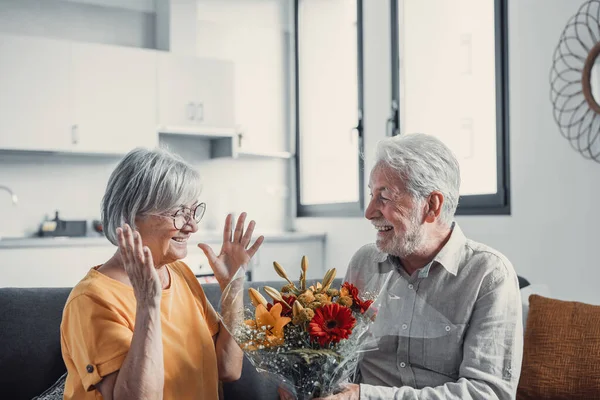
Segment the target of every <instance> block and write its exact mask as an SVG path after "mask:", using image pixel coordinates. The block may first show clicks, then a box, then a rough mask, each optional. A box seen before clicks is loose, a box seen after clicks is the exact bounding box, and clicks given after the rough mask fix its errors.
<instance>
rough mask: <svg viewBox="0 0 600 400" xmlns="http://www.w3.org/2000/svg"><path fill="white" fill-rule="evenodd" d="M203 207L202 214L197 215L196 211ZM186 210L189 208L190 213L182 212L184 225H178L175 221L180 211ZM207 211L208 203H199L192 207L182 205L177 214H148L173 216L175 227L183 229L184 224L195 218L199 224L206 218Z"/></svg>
mask: <svg viewBox="0 0 600 400" xmlns="http://www.w3.org/2000/svg"><path fill="white" fill-rule="evenodd" d="M200 207H202V214H200V216H197V215H196V212H197V211H198V209H199V208H200ZM185 210H189V211H190V212H189V213H185V214H182V216H183V218H184V221H183V225H181V227H179V228H178V227H177V224H176V223H175V220H176V219H177V218H178V217H179V215H178V214H179V213H183V212H184V211H185ZM205 213H206V203H204V202H203V203H198V205H197V206H196V207H193V208H190V207H180V208H179V209H178V210H177V211H175V214H171V215H168V214H167V215H165V214H146V215H155V216H157V217H165V218H171V219H172V220H173V227H174V228H175V229H177V230H180V229H183V227H184V226H186V225H187V224H189V223H190V221H191V220H192V219H193V220H194V222H195V223H196V224H199V223H200V221H202V218H204V214H205Z"/></svg>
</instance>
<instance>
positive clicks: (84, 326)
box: [61, 295, 133, 391]
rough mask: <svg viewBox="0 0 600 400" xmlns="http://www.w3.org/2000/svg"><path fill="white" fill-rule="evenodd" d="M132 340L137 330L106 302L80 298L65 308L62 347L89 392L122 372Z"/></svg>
mask: <svg viewBox="0 0 600 400" xmlns="http://www.w3.org/2000/svg"><path fill="white" fill-rule="evenodd" d="M132 336H133V328H132V327H130V326H129V324H128V323H127V321H126V320H125V319H124V318H123V317H121V315H120V314H119V313H118V311H117V310H116V309H115V308H114V307H113V306H111V305H110V304H108V303H106V302H105V301H103V300H102V299H97V298H94V297H91V296H88V295H80V296H78V297H75V298H74V299H72V300H71V301H70V302H69V304H67V306H66V307H65V311H64V314H63V321H62V325H61V338H62V343H63V347H64V348H65V350H66V353H67V354H68V355H69V356H70V357H71V359H72V361H73V364H74V365H75V369H76V371H77V373H78V374H79V377H80V378H81V381H82V383H83V387H84V388H85V390H86V391H89V390H92V389H94V385H96V384H97V383H98V382H100V381H101V380H102V379H103V377H105V376H106V375H109V374H111V373H113V372H115V371H118V370H119V369H120V368H121V365H122V364H123V361H124V360H125V357H126V356H127V352H128V351H129V347H130V345H131V338H132Z"/></svg>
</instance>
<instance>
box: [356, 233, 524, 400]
mask: <svg viewBox="0 0 600 400" xmlns="http://www.w3.org/2000/svg"><path fill="white" fill-rule="evenodd" d="M390 271H393V272H392V275H391V277H390V279H389V281H388V285H387V291H382V292H381V293H382V296H384V297H382V298H381V300H382V304H381V307H380V309H379V312H378V315H377V320H376V322H375V324H374V325H373V328H372V329H371V330H372V332H373V333H374V334H375V335H376V336H377V337H378V338H379V339H378V349H377V350H376V351H370V352H366V353H365V355H364V358H363V360H362V361H361V363H360V366H359V373H360V375H359V382H360V383H361V385H360V398H361V400H363V399H403V400H404V399H432V400H436V399H463V400H465V399H486V400H489V399H502V400H504V399H514V398H515V396H516V391H517V384H518V382H519V375H520V371H521V359H522V356H523V324H522V320H521V298H520V293H519V284H518V280H517V275H516V273H515V271H514V269H513V266H512V265H511V263H510V262H509V261H508V259H507V258H506V257H504V256H503V255H502V254H501V253H499V252H497V251H495V250H494V249H491V248H490V247H488V246H485V245H483V244H480V243H477V242H474V241H472V240H469V239H467V238H465V236H464V234H463V232H462V231H461V229H460V228H459V227H458V225H456V224H455V225H454V229H453V231H452V234H451V237H450V239H449V240H448V242H447V243H446V245H445V246H444V247H443V248H442V250H441V251H440V252H439V253H438V254H437V256H436V257H435V258H434V260H433V261H432V262H431V263H430V264H429V265H427V266H425V267H424V268H421V269H419V270H418V271H416V272H415V273H413V274H412V275H410V276H409V275H408V274H407V273H406V271H405V270H404V268H402V266H401V265H400V261H399V259H398V258H396V257H394V256H389V255H388V254H385V253H382V252H380V251H379V250H378V249H377V247H376V246H375V245H374V244H371V245H366V246H364V247H362V248H361V249H360V250H359V251H358V252H357V253H356V254H355V255H354V257H353V258H352V260H351V261H350V266H349V268H348V273H347V274H346V281H348V282H351V283H354V284H355V285H356V286H357V287H358V288H359V289H360V290H362V291H367V292H369V291H377V290H378V288H380V287H381V285H382V284H383V280H384V278H385V277H386V276H387V275H388V273H389V272H390Z"/></svg>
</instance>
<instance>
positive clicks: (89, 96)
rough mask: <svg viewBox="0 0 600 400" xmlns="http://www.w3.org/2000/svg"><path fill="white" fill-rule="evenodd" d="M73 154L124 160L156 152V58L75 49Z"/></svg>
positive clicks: (94, 47) (109, 49) (137, 52)
mask: <svg viewBox="0 0 600 400" xmlns="http://www.w3.org/2000/svg"><path fill="white" fill-rule="evenodd" d="M72 48H73V51H72V53H73V57H72V60H73V61H72V69H73V74H72V87H73V99H74V102H73V104H74V114H73V123H74V125H75V127H74V129H75V132H74V134H75V137H74V141H73V151H76V152H83V153H117V154H124V153H127V152H128V151H129V150H131V149H133V148H134V147H138V146H142V147H154V146H156V145H157V144H158V134H157V132H156V124H157V118H156V108H157V101H158V100H157V89H156V52H154V51H149V50H143V49H134V48H125V47H116V46H105V45H98V44H86V43H73V44H72Z"/></svg>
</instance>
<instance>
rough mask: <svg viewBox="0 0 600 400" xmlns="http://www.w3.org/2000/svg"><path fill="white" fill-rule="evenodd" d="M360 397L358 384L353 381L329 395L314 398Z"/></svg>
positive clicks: (348, 399) (344, 399)
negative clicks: (341, 389)
mask: <svg viewBox="0 0 600 400" xmlns="http://www.w3.org/2000/svg"><path fill="white" fill-rule="evenodd" d="M359 398H360V386H359V385H357V384H355V383H349V384H347V385H346V386H345V387H344V390H343V391H341V392H339V393H337V394H332V395H331V396H327V397H321V398H318V399H314V400H359Z"/></svg>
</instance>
